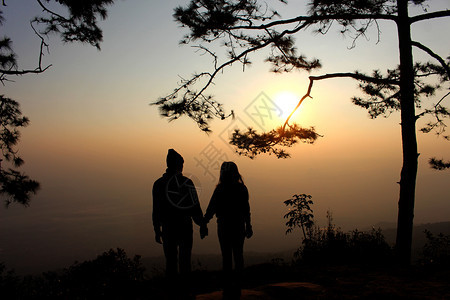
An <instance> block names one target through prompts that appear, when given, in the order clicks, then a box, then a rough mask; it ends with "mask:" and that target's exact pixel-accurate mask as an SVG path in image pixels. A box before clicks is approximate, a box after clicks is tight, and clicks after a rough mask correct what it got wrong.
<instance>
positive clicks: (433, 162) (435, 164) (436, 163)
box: [428, 158, 450, 171]
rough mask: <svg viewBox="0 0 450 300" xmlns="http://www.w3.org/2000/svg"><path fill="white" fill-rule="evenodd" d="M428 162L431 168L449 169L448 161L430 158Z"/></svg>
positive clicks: (449, 163)
mask: <svg viewBox="0 0 450 300" xmlns="http://www.w3.org/2000/svg"><path fill="white" fill-rule="evenodd" d="M428 163H429V164H430V166H431V167H432V168H433V169H436V170H440V171H442V170H445V169H450V162H444V160H442V159H436V158H430V160H429V161H428Z"/></svg>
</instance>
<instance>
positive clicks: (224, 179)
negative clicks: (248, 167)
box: [218, 161, 244, 185]
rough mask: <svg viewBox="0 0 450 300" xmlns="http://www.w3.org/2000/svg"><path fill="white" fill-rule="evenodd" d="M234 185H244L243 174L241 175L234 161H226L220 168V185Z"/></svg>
mask: <svg viewBox="0 0 450 300" xmlns="http://www.w3.org/2000/svg"><path fill="white" fill-rule="evenodd" d="M233 183H242V184H244V181H243V180H242V176H241V174H239V170H238V167H237V165H236V164H235V163H234V162H232V161H224V162H223V163H222V166H221V167H220V178H219V183H218V185H219V184H233Z"/></svg>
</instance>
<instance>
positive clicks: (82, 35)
mask: <svg viewBox="0 0 450 300" xmlns="http://www.w3.org/2000/svg"><path fill="white" fill-rule="evenodd" d="M6 2H7V1H6V0H3V1H2V4H1V6H0V27H1V26H2V25H3V23H4V21H5V19H4V17H3V10H4V9H7V3H6ZM36 2H37V3H38V4H39V6H40V7H41V8H42V11H41V14H40V15H38V16H36V17H34V18H33V19H32V20H30V25H31V30H33V31H34V33H35V34H36V36H37V37H38V38H39V40H40V47H39V50H38V51H37V52H38V56H37V66H36V68H34V69H21V68H19V64H18V61H17V55H16V54H15V52H14V49H13V43H12V40H11V39H10V38H9V37H7V36H5V37H3V38H1V39H0V83H1V84H3V85H5V84H6V83H7V82H10V81H12V80H11V79H10V78H11V77H12V76H19V75H25V74H39V73H43V72H45V71H46V70H47V69H48V68H50V67H51V65H47V66H44V64H43V56H44V52H45V51H48V48H49V43H48V41H47V37H48V35H49V34H58V35H59V36H60V38H61V40H62V41H63V42H82V43H88V44H90V45H92V46H94V47H96V48H97V49H99V50H100V42H101V41H102V39H103V35H102V30H101V29H100V28H99V27H98V24H97V23H98V20H99V19H105V18H106V16H107V7H108V6H109V5H111V4H113V2H114V0H92V1H76V0H43V1H41V0H36ZM57 11H58V12H59V11H65V12H66V13H65V14H62V13H57ZM0 120H1V129H0V130H1V132H0V145H1V150H2V155H3V158H4V159H5V160H6V161H7V162H11V163H12V164H13V167H19V166H21V165H22V164H23V160H22V159H21V158H20V157H19V156H18V154H17V150H15V149H14V146H16V145H17V143H18V142H19V138H20V132H19V129H20V128H21V127H25V126H27V125H28V124H29V120H28V118H27V117H24V116H22V112H21V111H20V109H19V103H18V102H17V101H15V100H12V99H10V98H7V97H5V96H4V95H0ZM0 161H2V160H1V159H0ZM0 184H1V189H0V194H2V195H4V196H5V197H6V199H5V204H6V206H9V205H10V204H11V203H13V202H17V203H20V204H23V205H25V206H27V205H29V202H30V197H31V195H32V194H35V193H36V192H37V190H38V189H39V183H38V182H37V181H35V180H32V179H30V178H29V177H28V176H27V175H25V174H23V173H20V172H19V171H17V170H14V169H12V168H8V169H7V170H5V169H4V167H3V166H2V165H1V164H0Z"/></svg>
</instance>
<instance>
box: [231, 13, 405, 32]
mask: <svg viewBox="0 0 450 300" xmlns="http://www.w3.org/2000/svg"><path fill="white" fill-rule="evenodd" d="M370 19H377V20H391V21H396V20H397V16H393V15H383V14H336V15H322V16H319V15H312V16H298V17H295V18H291V19H285V20H277V21H273V22H270V23H267V24H261V25H258V26H253V25H247V26H234V27H230V28H229V30H236V29H251V30H263V29H268V28H271V27H274V26H279V25H288V24H292V23H297V22H307V23H310V24H313V23H316V22H319V21H324V20H370Z"/></svg>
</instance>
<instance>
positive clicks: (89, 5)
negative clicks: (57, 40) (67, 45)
mask: <svg viewBox="0 0 450 300" xmlns="http://www.w3.org/2000/svg"><path fill="white" fill-rule="evenodd" d="M37 1H38V2H39V3H40V4H41V6H42V7H43V9H44V12H45V13H47V14H48V15H47V16H42V17H36V18H34V19H33V20H32V23H36V24H40V25H44V29H43V30H42V31H41V33H42V34H43V35H48V34H50V33H57V34H59V35H60V36H61V39H62V40H63V41H64V42H75V41H77V42H82V43H88V44H91V45H92V46H95V47H96V48H97V49H100V42H101V41H102V39H103V33H102V30H101V29H100V27H98V24H97V22H98V20H99V19H105V18H106V17H107V7H108V6H110V5H112V4H113V3H114V0H82V1H79V0H78V1H77V0H55V1H52V0H45V2H46V3H50V4H52V3H58V4H60V5H61V6H62V7H63V8H65V9H67V10H68V15H67V16H62V15H60V14H57V13H56V12H54V11H52V10H50V9H49V8H47V7H45V6H44V5H43V4H42V2H41V1H39V0H37Z"/></svg>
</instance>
